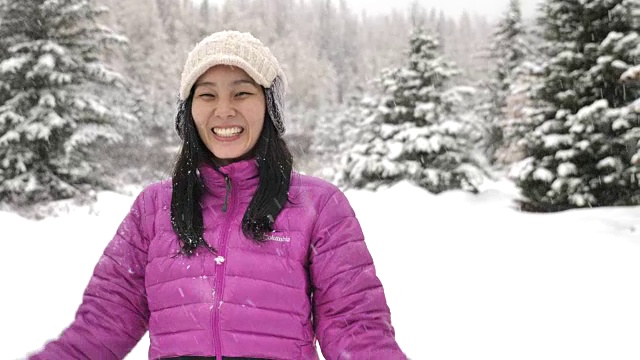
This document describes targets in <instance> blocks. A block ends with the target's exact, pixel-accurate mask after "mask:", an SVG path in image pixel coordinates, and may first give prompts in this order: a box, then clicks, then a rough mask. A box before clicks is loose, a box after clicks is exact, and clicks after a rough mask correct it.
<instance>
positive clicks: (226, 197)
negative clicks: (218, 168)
mask: <svg viewBox="0 0 640 360" xmlns="http://www.w3.org/2000/svg"><path fill="white" fill-rule="evenodd" d="M224 182H225V184H226V185H227V190H226V191H225V193H224V204H222V212H227V208H228V207H229V194H230V193H231V179H229V175H227V174H224Z"/></svg>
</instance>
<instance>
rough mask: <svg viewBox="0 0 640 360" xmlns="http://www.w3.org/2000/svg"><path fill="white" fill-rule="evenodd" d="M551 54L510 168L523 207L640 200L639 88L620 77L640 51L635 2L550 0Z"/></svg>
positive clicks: (545, 15)
mask: <svg viewBox="0 0 640 360" xmlns="http://www.w3.org/2000/svg"><path fill="white" fill-rule="evenodd" d="M542 9H543V12H542V15H541V18H540V21H541V23H542V25H543V26H544V37H545V40H546V41H547V43H548V44H547V52H548V54H547V55H548V56H549V58H550V60H549V61H548V62H547V63H546V64H545V65H544V76H543V77H542V78H541V81H540V83H539V84H537V85H536V88H535V98H534V106H535V109H536V111H535V113H534V115H533V117H534V119H535V121H536V122H537V124H538V126H537V128H536V129H535V130H534V131H533V132H532V133H530V134H528V135H527V137H526V139H525V140H526V149H527V153H528V157H527V158H526V159H524V160H523V161H522V162H521V163H519V164H517V166H515V167H514V168H513V171H512V176H513V177H514V179H515V181H516V183H517V184H518V186H519V187H520V188H521V189H522V194H523V196H524V199H523V201H522V208H523V209H525V210H530V211H560V210H564V209H569V208H576V207H586V206H616V205H635V204H640V167H639V166H638V165H637V164H634V163H633V161H632V160H633V156H634V154H635V153H636V151H637V149H638V142H639V141H640V113H639V112H638V110H639V109H638V108H637V107H634V106H629V104H631V103H632V101H634V100H635V99H637V98H638V97H640V86H638V84H637V83H635V84H625V83H622V82H620V77H621V75H622V74H623V73H624V72H625V71H626V70H628V69H629V68H631V67H632V66H633V65H635V64H636V63H637V61H638V56H639V54H640V36H639V35H638V32H639V31H640V1H638V0H606V1H605V0H592V1H587V2H582V1H579V2H578V1H573V0H547V1H546V2H545V3H544V5H543V8H542Z"/></svg>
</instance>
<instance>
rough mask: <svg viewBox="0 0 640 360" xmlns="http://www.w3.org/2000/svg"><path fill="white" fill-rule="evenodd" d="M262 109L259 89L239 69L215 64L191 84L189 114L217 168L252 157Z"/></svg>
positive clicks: (262, 123) (260, 129) (262, 113)
mask: <svg viewBox="0 0 640 360" xmlns="http://www.w3.org/2000/svg"><path fill="white" fill-rule="evenodd" d="M265 109H266V102H265V98H264V92H263V90H262V87H261V86H260V85H258V84H256V83H255V82H254V81H253V79H251V77H250V76H249V75H247V73H246V72H244V70H242V69H240V68H237V67H234V66H228V65H216V66H214V67H212V68H210V69H209V70H207V72H205V73H204V74H202V76H200V78H199V79H198V80H197V81H196V83H195V85H194V94H193V104H192V107H191V115H192V116H193V120H194V121H195V124H196V128H197V129H198V134H199V135H200V138H201V139H202V142H204V144H205V145H206V146H207V148H208V149H209V151H211V153H212V154H213V155H214V157H215V162H216V163H217V164H218V165H221V166H222V165H226V164H229V163H231V162H233V161H235V160H240V159H244V158H247V157H249V156H250V155H252V150H253V148H254V146H255V145H256V143H257V142H258V138H259V137H260V133H261V132H262V127H263V125H264V114H265Z"/></svg>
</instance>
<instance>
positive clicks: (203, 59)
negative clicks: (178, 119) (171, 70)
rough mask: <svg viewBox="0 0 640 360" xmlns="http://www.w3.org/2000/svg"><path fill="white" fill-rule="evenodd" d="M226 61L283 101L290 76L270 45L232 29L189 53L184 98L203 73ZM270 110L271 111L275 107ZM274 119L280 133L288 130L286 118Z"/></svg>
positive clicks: (182, 94)
mask: <svg viewBox="0 0 640 360" xmlns="http://www.w3.org/2000/svg"><path fill="white" fill-rule="evenodd" d="M222 64H224V65H232V66H237V67H239V68H240V69H242V70H244V71H245V72H246V73H247V74H248V75H249V76H250V77H251V78H252V79H253V81H255V82H256V83H258V84H260V85H261V86H263V87H264V88H267V89H271V90H272V92H273V94H272V95H273V96H274V97H275V98H276V99H277V100H276V101H278V103H279V104H282V97H283V95H284V91H285V87H286V77H285V75H284V72H283V71H282V68H280V64H278V60H277V59H276V58H275V56H273V54H272V53H271V51H270V50H269V48H267V47H266V46H264V45H263V44H262V42H261V41H260V40H258V39H256V38H255V37H254V36H253V35H251V34H250V33H248V32H239V31H232V30H225V31H219V32H216V33H213V34H211V35H209V36H207V37H205V38H204V39H202V40H201V41H200V42H199V43H198V44H196V46H195V47H194V48H193V49H192V50H191V51H190V52H189V55H188V56H187V61H186V62H185V65H184V69H183V71H182V79H181V81H180V100H181V101H182V102H184V101H185V100H186V99H187V97H189V93H190V92H191V88H192V87H193V85H194V84H195V82H196V81H197V80H198V78H199V77H200V76H201V75H202V74H204V73H205V72H206V71H207V70H209V68H211V67H213V66H215V65H222ZM276 79H277V81H276ZM274 84H275V85H276V86H273V85H274ZM272 86H273V88H272ZM270 105H272V104H269V103H268V104H267V107H269V106H270ZM267 110H268V111H269V113H270V114H271V113H272V110H273V109H267ZM279 110H282V109H279ZM272 118H273V119H272V120H273V121H274V125H275V126H276V128H277V129H278V132H280V134H282V133H284V124H283V123H282V117H281V116H277V118H274V117H273V116H272ZM176 125H178V124H176Z"/></svg>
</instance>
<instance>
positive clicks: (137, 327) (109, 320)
mask: <svg viewBox="0 0 640 360" xmlns="http://www.w3.org/2000/svg"><path fill="white" fill-rule="evenodd" d="M148 196H149V195H148V194H145V192H143V193H142V194H141V195H139V196H138V198H137V199H136V201H135V203H134V204H133V206H132V207H131V210H130V212H129V214H128V215H127V216H126V217H125V219H124V220H123V222H122V223H121V225H120V226H119V228H118V230H117V233H116V235H115V236H114V238H113V239H112V240H111V242H110V243H109V244H108V245H107V247H106V249H105V250H104V253H103V254H102V256H101V257H100V259H99V261H98V264H97V265H96V266H95V268H94V271H93V276H92V277H91V279H90V281H89V284H88V285H87V287H86V289H85V292H84V295H83V299H82V304H81V305H80V307H79V309H78V311H77V312H76V316H75V320H74V321H73V323H72V324H71V325H70V326H69V327H68V328H67V329H66V330H64V332H63V333H62V334H61V335H60V337H59V338H58V339H56V340H53V341H51V342H49V343H48V344H46V346H45V347H44V348H43V349H42V350H40V352H38V353H36V354H32V355H30V357H29V359H30V360H60V359H101V360H107V359H123V358H124V357H125V356H126V355H127V353H129V352H130V351H131V349H132V348H133V347H134V346H135V345H136V343H138V341H139V340H140V338H142V336H143V335H144V333H145V332H146V331H147V324H148V320H149V309H148V306H147V300H146V291H145V286H144V273H145V266H146V263H147V248H148V240H147V239H146V238H145V235H144V234H145V233H144V232H143V230H142V227H143V226H145V224H144V222H145V221H147V218H146V216H145V215H144V214H145V206H149V204H148V202H150V201H151V200H150V199H148Z"/></svg>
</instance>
